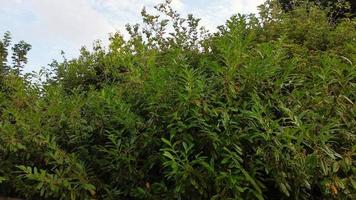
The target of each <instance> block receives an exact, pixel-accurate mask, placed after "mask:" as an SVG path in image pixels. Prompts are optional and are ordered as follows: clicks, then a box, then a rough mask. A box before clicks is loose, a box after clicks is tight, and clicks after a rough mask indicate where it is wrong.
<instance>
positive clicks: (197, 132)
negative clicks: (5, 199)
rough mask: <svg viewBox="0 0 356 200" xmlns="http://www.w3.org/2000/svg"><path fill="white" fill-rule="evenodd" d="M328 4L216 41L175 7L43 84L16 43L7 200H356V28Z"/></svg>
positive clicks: (3, 110) (241, 24)
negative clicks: (27, 69) (28, 68)
mask: <svg viewBox="0 0 356 200" xmlns="http://www.w3.org/2000/svg"><path fill="white" fill-rule="evenodd" d="M319 6H320V5H316V4H311V3H309V4H303V3H301V4H298V6H295V7H294V8H293V9H292V10H289V11H288V12H284V11H283V8H282V7H281V6H280V4H279V3H278V1H274V0H272V1H267V2H266V3H264V4H263V5H261V6H260V7H259V15H254V14H251V15H234V16H232V17H231V18H230V19H228V20H227V22H226V23H225V24H224V25H222V26H219V27H218V30H217V31H216V32H215V33H210V32H208V31H207V30H205V29H204V28H203V27H202V26H200V24H199V21H200V20H199V19H197V18H195V17H194V16H192V15H188V16H186V17H184V16H182V15H180V14H179V13H177V11H175V10H174V9H172V7H171V5H170V2H169V1H168V0H167V1H166V2H165V3H162V4H159V5H157V6H156V7H155V9H156V11H155V12H153V13H150V12H148V11H147V10H146V9H143V10H142V13H141V14H142V18H143V24H141V25H139V24H135V25H127V27H126V28H127V31H128V34H129V35H130V37H128V38H125V37H123V35H121V34H120V33H114V34H111V35H110V38H109V39H110V44H109V46H107V47H106V46H104V45H102V44H101V43H100V42H99V41H98V42H95V43H94V45H93V48H92V49H88V48H85V47H83V48H82V49H81V50H80V56H79V57H78V58H75V59H69V60H68V59H66V58H65V56H64V59H63V61H53V62H52V63H51V64H50V67H51V68H47V69H44V70H42V71H41V72H40V74H24V73H23V72H22V69H23V67H24V66H25V65H26V63H27V57H26V54H27V52H28V51H29V50H30V49H31V46H30V45H29V44H27V43H25V42H20V43H18V44H15V45H11V35H10V34H9V33H6V34H5V35H4V38H3V39H2V40H0V59H1V60H0V61H1V62H0V194H1V195H0V196H12V197H19V198H24V199H71V200H80V199H83V200H84V199H115V200H116V199H216V200H218V199H241V200H242V199H259V200H262V199H266V200H267V199H271V200H274V199H296V200H297V199H350V200H351V199H355V194H356V165H355V164H356V163H355V155H356V154H355V153H356V152H355V151H356V138H355V133H356V120H355V119H356V105H355V100H356V67H355V63H356V20H355V19H354V18H352V17H348V15H345V17H342V18H339V19H338V20H337V22H336V23H333V22H331V21H330V15H329V14H328V13H329V10H325V9H322V8H321V7H319ZM10 48H11V49H12V51H11V52H13V55H12V56H11V60H13V62H12V63H10V60H9V59H10V58H9V55H8V54H9V52H10ZM39 76H40V77H42V79H36V77H39Z"/></svg>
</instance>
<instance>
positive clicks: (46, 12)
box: [0, 0, 264, 72]
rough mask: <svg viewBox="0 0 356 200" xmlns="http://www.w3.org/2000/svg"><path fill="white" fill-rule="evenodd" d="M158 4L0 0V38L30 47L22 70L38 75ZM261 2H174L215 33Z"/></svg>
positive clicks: (127, 0) (103, 0)
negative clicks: (9, 36) (5, 35)
mask: <svg viewBox="0 0 356 200" xmlns="http://www.w3.org/2000/svg"><path fill="white" fill-rule="evenodd" d="M162 1H163V0H0V34H2V33H4V32H5V31H10V32H11V33H12V36H13V40H14V42H16V41H19V40H25V41H26V42H28V43H30V44H31V45H32V50H31V51H30V53H29V63H28V65H27V66H26V69H25V71H27V72H30V71H32V70H35V71H37V70H39V69H40V68H41V67H42V66H46V65H47V64H48V63H50V62H51V60H52V59H58V60H61V55H60V51H61V50H63V51H64V52H65V53H66V57H67V58H72V57H75V56H77V55H78V54H79V49H80V47H81V46H83V45H86V46H88V47H90V46H91V44H92V42H93V41H94V40H97V39H100V40H103V41H104V43H105V41H107V38H108V34H109V33H111V32H115V31H120V32H123V31H124V26H125V24H127V23H137V22H141V21H140V11H141V9H142V8H143V7H144V6H146V7H147V8H153V6H154V5H156V4H158V3H161V2H162ZM263 2H264V0H173V2H172V5H173V7H174V8H175V9H177V10H178V11H179V12H180V13H182V14H188V13H192V14H194V15H195V16H197V17H199V18H202V24H203V25H204V26H206V27H207V28H208V29H212V30H213V29H214V28H215V27H216V26H218V25H220V24H223V23H224V22H225V20H226V19H227V18H228V17H229V16H231V15H232V14H236V13H255V12H257V6H258V5H260V4H261V3H263Z"/></svg>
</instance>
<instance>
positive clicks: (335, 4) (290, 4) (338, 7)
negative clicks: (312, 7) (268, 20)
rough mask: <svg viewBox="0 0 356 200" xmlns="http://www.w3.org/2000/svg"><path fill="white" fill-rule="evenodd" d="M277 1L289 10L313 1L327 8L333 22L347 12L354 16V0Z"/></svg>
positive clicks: (355, 7) (355, 10)
mask: <svg viewBox="0 0 356 200" xmlns="http://www.w3.org/2000/svg"><path fill="white" fill-rule="evenodd" d="M278 2H279V3H280V4H281V6H282V8H283V9H284V10H285V11H290V10H292V9H294V8H295V7H297V6H299V5H301V4H305V3H313V4H316V5H318V6H321V7H322V8H329V9H330V11H329V16H330V19H331V21H333V22H335V21H337V20H338V19H340V18H343V17H345V16H346V15H347V13H349V14H351V15H352V16H353V17H355V16H356V1H354V0H307V1H305V0H278Z"/></svg>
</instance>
